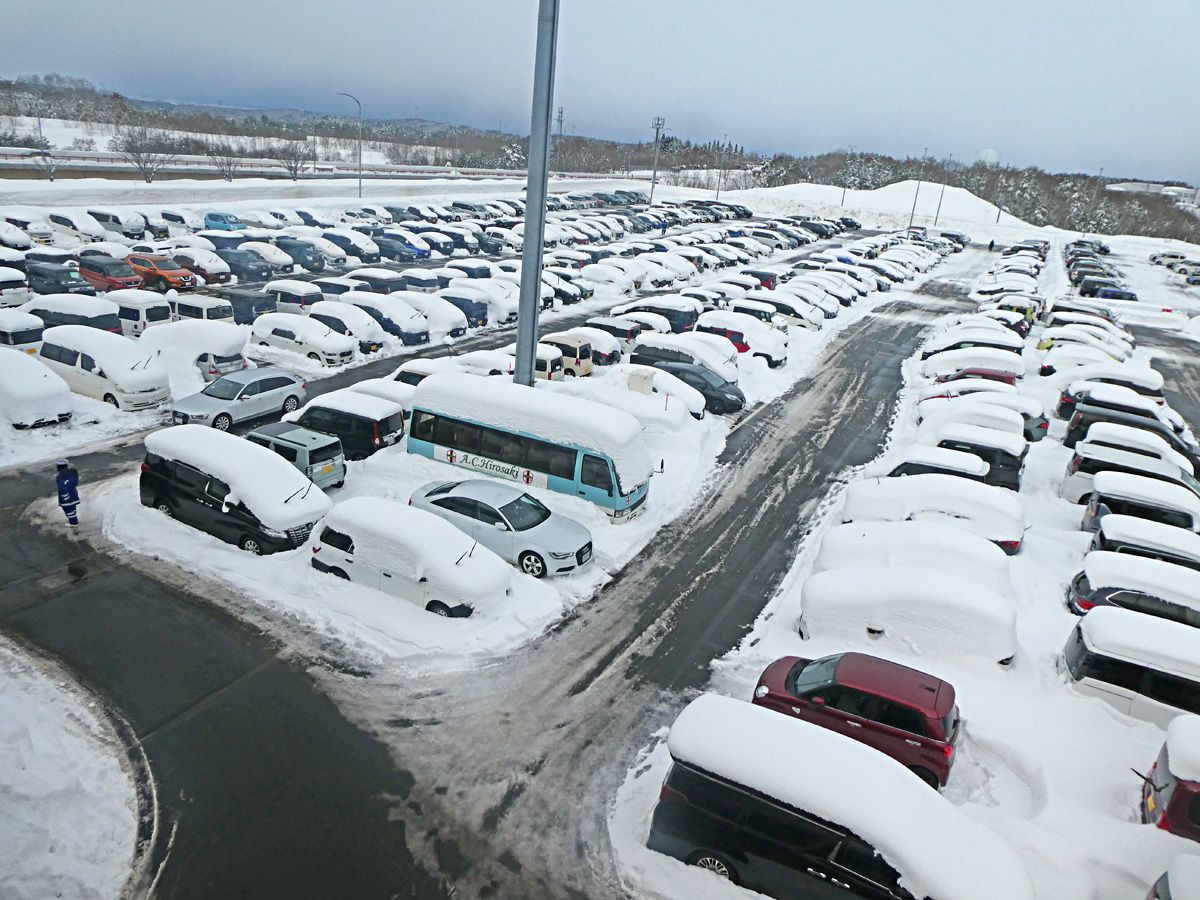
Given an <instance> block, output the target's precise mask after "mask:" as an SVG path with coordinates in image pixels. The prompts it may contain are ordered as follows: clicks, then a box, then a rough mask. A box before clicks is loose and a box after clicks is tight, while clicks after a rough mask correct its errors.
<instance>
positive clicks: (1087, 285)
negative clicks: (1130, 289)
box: [1079, 275, 1121, 297]
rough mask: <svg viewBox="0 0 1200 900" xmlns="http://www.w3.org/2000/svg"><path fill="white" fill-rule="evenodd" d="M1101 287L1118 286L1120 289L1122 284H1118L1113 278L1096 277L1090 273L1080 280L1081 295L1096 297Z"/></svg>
mask: <svg viewBox="0 0 1200 900" xmlns="http://www.w3.org/2000/svg"><path fill="white" fill-rule="evenodd" d="M1100 288H1117V289H1118V290H1120V288H1121V285H1119V284H1117V282H1115V281H1114V280H1113V279H1111V278H1096V277H1093V276H1090V275H1089V276H1088V277H1086V278H1084V279H1083V280H1082V281H1080V282H1079V296H1081V297H1095V296H1096V294H1098V293H1099V292H1100Z"/></svg>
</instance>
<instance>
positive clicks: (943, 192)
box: [933, 153, 954, 228]
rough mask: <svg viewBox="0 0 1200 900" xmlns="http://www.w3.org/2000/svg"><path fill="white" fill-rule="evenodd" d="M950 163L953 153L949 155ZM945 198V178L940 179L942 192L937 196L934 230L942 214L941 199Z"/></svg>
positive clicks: (952, 159)
mask: <svg viewBox="0 0 1200 900" xmlns="http://www.w3.org/2000/svg"><path fill="white" fill-rule="evenodd" d="M950 162H951V163H953V162H954V154H953V153H951V154H950ZM945 196H946V179H945V178H943V179H942V192H941V193H940V194H938V208H937V212H936V213H934V214H933V227H934V228H936V227H937V223H938V216H940V215H941V214H942V198H943V197H945Z"/></svg>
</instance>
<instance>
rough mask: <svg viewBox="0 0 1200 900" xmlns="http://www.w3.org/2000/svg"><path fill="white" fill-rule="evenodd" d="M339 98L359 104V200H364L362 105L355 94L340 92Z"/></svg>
mask: <svg viewBox="0 0 1200 900" xmlns="http://www.w3.org/2000/svg"><path fill="white" fill-rule="evenodd" d="M338 96H339V97H349V98H350V99H351V100H353V101H354V102H355V103H357V104H358V199H359V200H361V199H362V104H361V103H359V102H358V98H357V97H355V96H354V95H353V94H347V93H346V92H345V91H338Z"/></svg>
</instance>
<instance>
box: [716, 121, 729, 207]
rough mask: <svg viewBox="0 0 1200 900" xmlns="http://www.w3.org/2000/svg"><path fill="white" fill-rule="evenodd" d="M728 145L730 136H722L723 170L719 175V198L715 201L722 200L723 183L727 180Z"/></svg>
mask: <svg viewBox="0 0 1200 900" xmlns="http://www.w3.org/2000/svg"><path fill="white" fill-rule="evenodd" d="M728 143H729V135H728V134H723V135H721V170H720V171H719V172H718V173H717V196H716V197H714V198H713V199H714V200H720V199H721V182H722V181H724V180H725V166H726V165H727V164H728V162H729V160H728V157H726V155H725V154H726V152H727V151H726V145H728Z"/></svg>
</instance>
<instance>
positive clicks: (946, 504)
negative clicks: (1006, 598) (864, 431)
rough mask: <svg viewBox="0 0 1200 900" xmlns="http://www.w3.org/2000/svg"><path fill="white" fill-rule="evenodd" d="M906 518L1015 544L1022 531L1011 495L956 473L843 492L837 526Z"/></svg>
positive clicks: (859, 485) (1021, 515) (865, 484)
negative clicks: (839, 522) (948, 526)
mask: <svg viewBox="0 0 1200 900" xmlns="http://www.w3.org/2000/svg"><path fill="white" fill-rule="evenodd" d="M906 519H917V520H921V521H925V520H928V519H933V520H934V521H943V522H945V523H946V524H949V525H954V526H955V527H961V528H965V529H967V530H969V531H973V532H975V533H976V534H981V535H982V536H983V537H986V538H987V539H988V540H990V541H1018V540H1021V536H1022V535H1023V534H1024V532H1025V512H1024V510H1023V509H1022V508H1021V503H1020V501H1019V500H1018V499H1017V497H1016V495H1015V494H1014V493H1013V492H1012V491H1009V490H1005V489H1004V488H1002V487H996V486H995V485H991V484H983V483H982V482H978V481H970V480H968V479H966V478H960V477H959V476H957V475H942V474H938V473H930V474H928V475H909V476H907V477H905V478H881V479H878V480H877V481H856V482H853V483H851V484H850V485H849V486H848V487H847V488H846V492H845V504H844V506H843V507H842V521H843V522H857V521H868V522H870V521H884V522H902V521H904V520H906Z"/></svg>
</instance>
